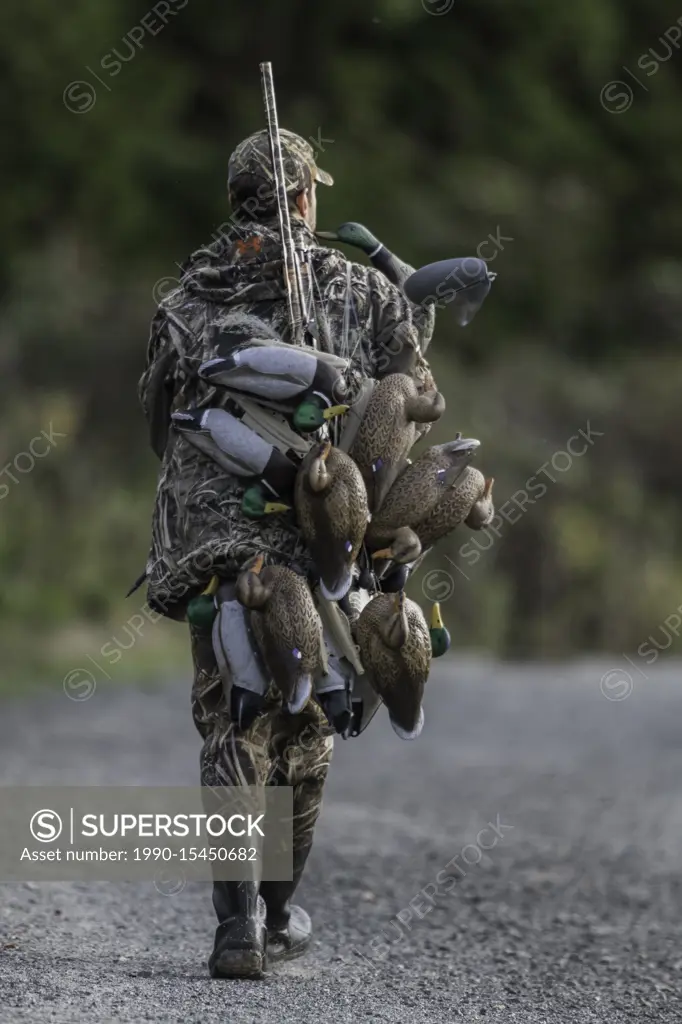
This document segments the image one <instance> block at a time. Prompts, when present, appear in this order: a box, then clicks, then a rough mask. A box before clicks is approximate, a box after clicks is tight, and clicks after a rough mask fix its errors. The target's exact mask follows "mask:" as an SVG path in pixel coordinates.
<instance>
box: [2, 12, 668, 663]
mask: <svg viewBox="0 0 682 1024" xmlns="http://www.w3.org/2000/svg"><path fill="white" fill-rule="evenodd" d="M181 2H182V0H181ZM170 6H171V8H173V10H174V13H173V14H172V15H171V16H169V17H168V24H167V26H166V27H165V28H162V29H161V30H159V28H160V25H161V22H160V21H159V20H158V17H156V16H152V15H150V17H149V18H148V19H147V23H148V24H151V25H152V26H153V30H150V31H148V32H146V33H145V34H144V38H143V40H142V42H141V45H140V46H139V48H135V45H134V42H133V43H131V42H130V38H131V37H130V36H128V42H126V41H125V40H124V37H126V36H127V35H128V33H130V31H131V29H132V30H135V28H136V26H139V25H140V23H141V20H142V18H143V17H144V15H145V14H146V13H147V12H148V11H149V10H150V5H148V4H147V3H137V2H133V0H96V2H93V0H73V2H71V3H70V4H68V5H63V4H55V3H54V2H53V0H4V3H3V5H2V14H0V27H1V28H2V32H0V54H1V56H0V61H1V63H2V68H3V82H4V88H3V90H2V93H1V94H0V105H1V107H2V123H3V126H4V140H3V156H4V159H3V161H2V167H1V170H0V174H1V175H2V179H1V183H2V195H3V201H2V204H1V209H2V214H1V217H2V221H1V223H0V228H1V237H2V239H3V245H2V249H1V250H0V281H1V283H2V287H3V302H2V311H1V320H0V332H1V336H0V367H1V368H2V373H0V395H1V398H2V411H3V415H2V418H1V420H2V426H1V428H0V437H1V439H2V456H3V465H5V463H7V462H9V463H11V462H12V460H13V459H14V457H15V455H16V454H17V453H19V452H22V451H25V450H26V446H27V444H28V442H29V441H30V440H31V439H32V438H33V437H34V436H36V435H37V434H39V433H40V431H41V430H42V429H47V428H48V427H49V424H50V422H52V423H53V426H54V429H56V430H57V431H60V432H63V433H66V434H67V435H68V436H67V437H66V438H65V439H61V440H60V441H59V443H58V444H57V446H56V448H55V449H54V450H53V451H51V452H50V454H49V456H48V457H46V458H44V459H42V460H39V461H37V462H36V466H35V469H34V470H33V471H32V472H31V473H28V474H25V475H22V476H21V477H17V479H18V480H19V482H18V484H16V485H14V484H12V485H11V487H10V490H9V493H7V495H6V496H5V497H4V498H3V499H2V501H0V517H1V524H0V525H1V529H0V570H1V571H2V581H3V587H2V595H1V597H0V602H1V603H2V621H3V633H4V634H5V635H6V636H8V637H9V638H11V640H12V643H13V644H14V645H15V646H16V644H17V642H18V638H21V637H23V636H24V635H30V636H31V642H30V650H31V653H32V654H33V653H35V652H36V651H37V650H40V649H41V646H42V645H43V641H45V642H47V639H48V638H49V637H50V636H53V635H55V633H59V632H60V631H64V630H65V629H66V628H69V629H73V628H74V626H75V625H76V624H86V625H88V624H90V625H94V626H98V625H99V624H105V623H106V624H109V623H114V624H115V623H116V622H123V621H125V619H126V617H127V616H128V615H129V614H132V613H133V612H134V611H135V610H136V609H137V605H139V603H140V602H139V601H138V602H137V605H136V606H135V608H133V605H132V604H131V602H128V604H127V605H126V604H124V603H123V602H122V599H121V595H122V593H123V592H124V591H125V589H126V588H127V585H128V584H129V582H130V581H131V580H132V579H133V578H134V577H135V576H136V575H137V574H138V572H139V571H140V569H141V567H142V565H143V564H144V560H145V558H146V552H147V543H148V533H149V516H150V509H151V503H152V497H153V492H154V484H155V477H156V472H157V464H156V463H155V460H154V458H153V456H152V455H151V453H150V452H149V451H148V448H147V439H146V431H145V426H144V422H143V419H142V416H141V414H140V412H139V409H138V407H137V398H136V382H137V378H138V376H139V373H140V371H141V369H142V365H143V360H144V352H145V345H146V338H147V330H148V322H149V319H150V317H151V315H152V313H153V309H154V301H153V298H152V289H153V286H154V284H155V282H156V281H157V280H159V279H161V278H164V277H168V276H174V275H176V274H177V272H178V271H177V267H176V263H180V262H182V261H183V260H184V259H185V257H186V256H187V255H188V253H189V252H190V251H191V250H192V249H193V248H195V247H197V246H198V245H199V244H200V243H203V242H207V241H209V240H210V238H211V236H212V234H213V232H214V231H215V230H216V228H217V226H218V225H219V224H220V223H221V222H223V221H224V220H225V219H226V218H227V216H228V215H229V208H228V205H227V197H226V192H225V177H226V167H227V160H228V157H229V154H230V152H231V150H232V148H233V147H234V145H235V144H236V142H238V141H239V139H240V138H241V137H243V136H244V135H246V134H248V133H250V132H252V131H254V130H257V129H259V128H260V127H261V126H262V124H263V113H262V107H261V92H260V83H259V72H258V63H259V61H260V60H267V59H269V60H271V61H272V62H273V64H274V69H275V75H276V85H277V93H278V102H279V108H280V120H281V123H282V126H283V127H288V128H290V129H293V130H296V131H298V132H300V133H301V134H303V135H305V136H313V137H317V138H319V137H321V138H322V139H323V140H326V141H323V143H322V145H323V146H324V152H320V154H319V162H320V164H321V165H322V166H323V167H325V168H326V169H328V170H329V171H331V173H332V174H333V175H334V176H335V178H336V185H335V187H334V188H333V189H330V190H320V191H321V193H322V194H321V195H320V196H319V200H320V207H319V222H320V226H321V227H326V228H333V227H335V226H336V225H337V224H338V223H340V222H341V221H343V220H351V219H352V220H360V221H362V222H364V223H366V224H367V225H368V226H369V227H370V228H371V229H372V230H373V231H374V232H375V233H376V234H377V235H378V236H379V237H380V238H382V239H383V240H384V241H385V242H386V244H387V245H389V247H391V248H393V249H395V250H396V251H397V252H398V253H399V254H400V255H401V256H402V257H404V258H405V259H408V260H410V261H411V262H412V263H415V264H419V263H424V262H429V261H431V260H435V259H439V258H444V257H447V256H451V255H467V254H472V253H474V252H475V251H476V248H477V246H478V245H479V243H481V242H482V241H483V240H484V239H486V238H487V237H488V236H489V235H490V234H492V235H493V236H494V235H496V234H498V233H501V235H503V236H505V238H506V239H507V241H505V242H504V248H503V249H502V250H501V251H500V252H499V253H498V255H497V256H496V258H495V261H494V263H493V264H492V269H494V270H496V271H497V272H498V274H499V277H498V280H497V282H496V284H495V286H494V289H493V292H492V293H491V296H490V298H489V299H488V302H487V304H486V306H485V307H484V309H483V310H482V312H481V313H480V314H479V316H478V318H477V319H476V320H475V321H474V323H473V324H472V325H471V326H469V327H468V328H466V329H464V330H462V329H460V328H458V327H457V326H456V324H455V323H454V320H453V317H452V315H451V313H450V311H448V310H445V311H443V312H442V313H441V315H440V319H439V323H438V327H437V331H436V336H435V339H434V342H433V345H432V349H431V357H432V360H433V363H434V366H435V369H436V372H437V377H438V381H439V384H440V386H441V388H442V390H444V391H445V392H446V395H447V399H448V411H447V413H446V417H445V420H444V421H443V422H442V423H441V424H439V426H438V428H437V432H436V433H434V434H432V437H435V438H436V439H440V440H445V439H446V438H447V437H448V436H452V434H453V433H454V431H455V430H458V429H459V430H462V431H463V432H464V433H465V434H467V435H474V436H477V437H480V438H481V440H482V441H483V442H484V445H483V448H482V451H481V455H480V458H479V460H478V462H479V465H480V466H481V467H482V468H483V469H484V470H485V471H486V472H487V473H488V474H492V475H494V476H495V478H496V484H495V493H496V498H497V502H498V504H503V503H504V501H505V499H507V498H508V497H509V496H510V495H511V494H513V493H514V492H515V491H517V490H518V489H519V488H523V487H524V486H525V484H526V481H527V480H528V479H529V477H531V476H533V475H534V474H536V473H537V471H538V469H539V468H540V467H541V466H542V465H543V464H544V463H546V462H547V461H548V460H551V458H552V456H553V454H554V453H555V452H557V451H560V450H562V449H565V446H566V442H567V440H568V438H569V437H571V436H572V435H573V434H575V433H576V432H577V431H578V430H579V429H580V428H581V427H583V428H585V426H586V424H587V422H588V421H589V422H590V424H591V426H592V428H593V429H594V430H597V431H599V432H601V434H602V435H603V436H600V437H598V438H597V440H596V441H595V443H594V445H593V446H592V447H591V448H590V450H589V452H588V453H587V454H586V455H585V456H583V457H582V458H579V459H575V460H574V461H573V463H572V465H571V467H570V469H569V470H567V471H566V472H564V473H558V474H554V475H556V477H557V482H556V483H555V484H551V483H550V484H549V486H548V490H547V493H546V494H545V495H544V496H543V497H542V499H541V500H539V501H537V502H536V504H535V505H534V506H529V507H528V509H527V511H526V512H525V514H524V515H523V516H522V517H521V518H520V519H519V521H518V522H515V523H514V524H513V525H512V524H509V523H506V524H505V525H504V526H503V527H502V528H501V530H500V536H499V538H496V539H495V542H494V544H492V546H491V547H490V549H489V550H487V551H485V552H484V553H483V554H482V555H481V557H480V559H479V560H478V562H477V563H476V564H475V565H473V566H470V568H467V564H466V562H465V561H463V559H462V556H461V555H459V554H458V549H459V548H460V547H461V545H462V544H464V543H465V542H467V541H469V540H470V539H471V536H472V535H471V534H469V533H468V531H464V532H463V533H462V534H461V535H459V534H455V535H454V536H453V538H452V539H451V540H450V541H449V542H448V543H446V544H445V545H444V546H443V548H442V550H440V549H439V552H438V553H436V554H435V555H433V556H431V558H430V560H429V562H428V564H427V566H426V567H425V569H424V571H423V574H422V575H423V579H417V580H416V581H415V584H414V592H415V594H419V591H420V588H421V585H422V584H423V581H424V579H426V575H425V574H426V573H427V572H433V571H434V570H440V571H441V573H446V572H447V573H449V574H450V576H452V579H453V584H452V586H453V587H454V593H452V595H451V596H450V598H449V599H448V600H447V601H446V602H445V603H444V609H443V610H444V613H445V616H446V618H447V620H448V625H449V627H450V629H451V631H452V633H453V637H454V639H455V642H456V643H457V644H458V645H461V646H465V647H478V648H488V649H490V650H493V651H496V652H499V653H504V654H537V655H543V656H546V655H550V656H551V655H561V654H565V653H568V652H578V651H583V650H593V649H614V650H617V651H622V650H630V649H635V648H636V647H637V646H638V645H639V644H640V643H641V642H643V641H644V640H646V638H647V636H649V635H650V634H652V633H654V632H655V631H656V630H657V629H658V627H659V623H661V621H662V620H663V619H665V618H666V617H667V616H668V615H670V613H672V612H673V611H674V609H675V608H676V607H677V606H678V605H680V604H681V603H682V568H681V560H680V555H681V551H680V548H681V539H682V538H681V533H682V530H681V527H680V518H681V516H680V513H681V507H680V504H681V503H680V484H679V481H680V475H681V469H682V432H681V431H680V398H679V394H678V393H679V390H680V380H681V379H682V359H681V358H680V355H679V353H678V345H679V328H678V324H679V320H680V313H681V311H682V204H681V202H680V185H681V183H682V102H681V100H682V89H681V75H682V53H681V52H680V51H679V50H678V49H677V48H676V46H671V45H670V44H669V42H666V40H665V38H663V40H661V37H663V36H664V33H665V32H666V31H667V30H671V26H675V24H676V19H677V18H678V17H682V9H681V10H678V9H676V8H675V7H674V5H671V4H669V3H666V2H663V0H574V2H573V3H571V4H550V3H547V2H546V0H516V2H509V0H478V2H476V3H474V2H470V0H455V2H454V4H453V5H452V8H451V9H449V10H445V11H444V13H442V14H440V15H438V14H436V13H435V12H437V11H438V10H439V9H443V8H445V7H447V6H448V0H436V2H434V3H431V4H427V3H426V0H425V6H422V4H421V3H420V0H370V2H368V0H344V2H343V3H312V2H304V0H278V2H275V0H264V2H258V3H255V2H252V0H249V2H245V0H244V2H240V3H237V2H230V3H227V2H224V0H189V2H188V3H187V4H186V6H185V7H184V8H183V9H182V10H179V9H177V8H178V7H179V4H177V3H176V4H173V3H172V2H170ZM143 31H144V30H143ZM152 31H153V32H156V33H157V34H152ZM135 36H138V37H139V32H135V31H134V32H133V39H134V38H135ZM669 39H671V40H673V41H675V42H676V40H677V36H676V32H675V29H674V28H673V29H672V30H671V31H670V32H669ZM651 48H653V50H654V52H655V56H652V54H651V52H650V49H651ZM115 50H117V51H118V55H119V56H120V57H122V58H126V57H129V58H131V59H129V60H127V61H125V62H124V60H120V61H119V63H118V71H117V73H116V74H114V73H113V72H114V69H115V68H116V66H117V64H116V62H117V56H116V54H115V53H114V51H115ZM640 58H641V60H640ZM663 58H668V59H666V60H663ZM638 61H639V62H640V63H639V64H638ZM624 67H625V68H626V69H627V71H626V70H624ZM88 68H89V69H91V70H88ZM631 75H635V76H637V79H638V80H639V81H637V80H636V79H635V78H633V77H631ZM95 76H98V77H99V79H101V82H100V81H98V77H95ZM616 79H619V80H621V81H622V82H625V83H626V85H627V86H628V87H630V88H631V89H632V93H631V96H630V97H628V95H627V93H626V92H625V91H624V89H625V87H624V86H623V85H619V86H615V87H613V89H608V88H607V89H606V93H603V90H604V88H605V87H607V86H608V83H609V82H611V81H613V80H616ZM77 81H84V82H86V83H89V84H90V86H91V87H94V94H92V95H94V105H93V106H92V108H91V109H89V110H87V111H84V112H80V113H78V112H72V111H70V110H69V109H67V105H66V104H65V99H64V98H65V94H66V99H67V101H68V102H71V104H72V106H74V105H75V106H76V107H79V106H80V107H82V106H83V104H84V102H85V101H87V100H88V96H87V94H86V93H85V92H84V91H83V88H82V87H77V88H75V89H73V90H71V91H69V86H70V83H73V82H77ZM65 91H66V93H65ZM92 95H91V97H90V99H92ZM79 97H80V98H79ZM630 99H631V104H630V105H629V109H627V110H621V111H620V112H618V110H615V109H611V110H609V109H605V105H604V104H606V106H607V107H608V106H609V103H611V105H612V107H615V108H618V109H620V107H621V106H622V105H625V104H626V102H629V101H630ZM602 100H603V102H602ZM484 251H485V252H486V253H490V251H491V250H490V248H488V249H485V250H484ZM561 464H562V465H563V464H564V463H563V462H562V463H561ZM2 480H3V481H5V482H7V477H6V476H3V477H2ZM545 482H547V481H545ZM463 530H464V528H463ZM445 554H447V555H448V556H449V557H450V558H451V559H452V560H453V561H455V562H457V563H458V564H459V565H460V566H462V567H463V568H464V569H465V570H466V572H467V575H468V576H469V577H470V578H469V579H468V580H467V579H465V578H464V577H463V576H462V575H460V573H459V572H458V571H457V570H456V569H455V568H454V567H453V566H452V564H451V563H450V562H448V561H446V560H445V557H444V556H445ZM429 579H430V580H431V581H433V580H434V577H429ZM444 579H445V577H444V576H441V577H440V582H441V584H442V582H443V580H444ZM446 584H447V586H448V588H449V587H450V584H448V583H447V580H446ZM424 586H425V589H426V590H428V588H429V586H431V589H433V582H431V583H429V584H428V585H427V584H424ZM428 596H435V595H434V594H429V595H428ZM132 600H133V602H134V600H135V599H132ZM103 628H104V627H103ZM175 629H176V630H177V631H181V627H175ZM8 644H9V640H8ZM10 646H11V645H10ZM9 649H10V647H9V646H8V650H9Z"/></svg>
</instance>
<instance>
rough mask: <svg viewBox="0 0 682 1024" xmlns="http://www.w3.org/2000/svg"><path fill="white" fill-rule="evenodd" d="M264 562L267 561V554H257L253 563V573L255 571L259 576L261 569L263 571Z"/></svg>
mask: <svg viewBox="0 0 682 1024" xmlns="http://www.w3.org/2000/svg"><path fill="white" fill-rule="evenodd" d="M264 563H265V555H257V556H256V560H255V562H254V563H253V565H252V566H251V570H250V571H251V572H252V573H255V575H256V576H258V575H259V573H260V571H261V569H262V568H263V565H264Z"/></svg>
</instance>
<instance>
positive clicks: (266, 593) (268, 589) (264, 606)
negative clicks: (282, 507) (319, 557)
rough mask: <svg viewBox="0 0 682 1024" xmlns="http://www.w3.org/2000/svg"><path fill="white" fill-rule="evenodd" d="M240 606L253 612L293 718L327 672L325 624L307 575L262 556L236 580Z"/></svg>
mask: <svg viewBox="0 0 682 1024" xmlns="http://www.w3.org/2000/svg"><path fill="white" fill-rule="evenodd" d="M236 595H237V599H238V600H239V602H240V603H241V604H242V605H243V606H244V607H245V608H249V609H250V610H251V628H252V629H253V633H254V636H255V638H256V642H257V644H258V647H259V648H260V650H261V652H262V655H263V659H264V661H265V664H266V666H267V668H268V671H269V672H270V674H271V675H272V678H273V679H274V681H275V683H276V685H277V687H278V688H279V690H280V692H281V694H282V698H283V700H284V702H285V704H286V706H287V709H288V711H289V712H290V714H292V715H297V714H299V713H300V712H301V711H302V710H303V708H304V707H305V705H306V703H307V702H308V700H309V698H310V696H311V693H312V688H313V684H314V682H315V680H316V679H317V678H318V677H319V676H320V675H322V674H324V673H325V671H326V657H325V652H324V641H323V638H322V622H321V620H320V617H319V615H318V613H317V610H316V608H315V603H314V601H313V597H312V594H311V593H310V589H309V588H308V584H307V582H306V580H305V579H304V577H303V576H299V575H298V573H295V572H293V570H291V569H289V568H287V567H286V566H283V565H268V566H265V565H264V558H263V555H262V554H260V555H258V556H257V557H256V558H255V559H254V560H253V561H252V563H251V565H250V566H247V567H246V569H245V570H244V571H243V572H242V573H241V574H240V576H239V577H238V579H237V585H236Z"/></svg>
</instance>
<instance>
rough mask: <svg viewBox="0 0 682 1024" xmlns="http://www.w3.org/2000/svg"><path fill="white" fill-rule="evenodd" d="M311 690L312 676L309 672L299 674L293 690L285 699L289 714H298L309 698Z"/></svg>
mask: <svg viewBox="0 0 682 1024" xmlns="http://www.w3.org/2000/svg"><path fill="white" fill-rule="evenodd" d="M312 692H313V678H312V676H311V674H310V673H309V672H306V673H304V674H303V675H301V676H299V677H298V679H297V680H296V685H295V687H294V692H293V694H292V695H291V697H290V699H289V700H288V701H287V711H288V712H289V714H290V715H300V713H301V711H303V708H304V707H305V706H306V704H307V703H308V701H309V700H310V696H311V694H312Z"/></svg>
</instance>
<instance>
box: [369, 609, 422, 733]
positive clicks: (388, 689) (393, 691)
mask: <svg viewBox="0 0 682 1024" xmlns="http://www.w3.org/2000/svg"><path fill="white" fill-rule="evenodd" d="M355 636H356V639H357V642H358V646H359V648H360V657H361V658H362V663H363V665H364V666H365V670H366V672H367V673H368V677H369V681H370V682H371V684H372V686H373V688H374V690H375V692H376V693H377V694H378V695H379V696H380V697H381V699H382V700H383V702H384V704H385V705H386V707H387V709H388V714H389V718H390V720H391V725H392V726H393V729H394V731H395V732H396V733H397V734H398V736H400V738H401V739H404V740H411V739H415V737H417V736H418V735H419V733H420V732H421V731H422V727H423V725H424V711H423V709H422V699H423V696H424V687H425V685H426V680H427V678H428V675H429V667H430V664H431V638H430V636H429V630H428V626H427V625H426V619H425V618H424V615H423V613H422V610H421V608H420V607H419V605H418V604H415V602H414V601H410V600H409V599H408V598H406V597H405V591H400V592H399V593H397V594H379V595H377V597H374V598H372V600H371V601H370V602H369V603H368V604H367V605H365V607H364V608H363V610H362V612H361V613H360V616H359V618H358V621H357V624H356V627H355Z"/></svg>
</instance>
